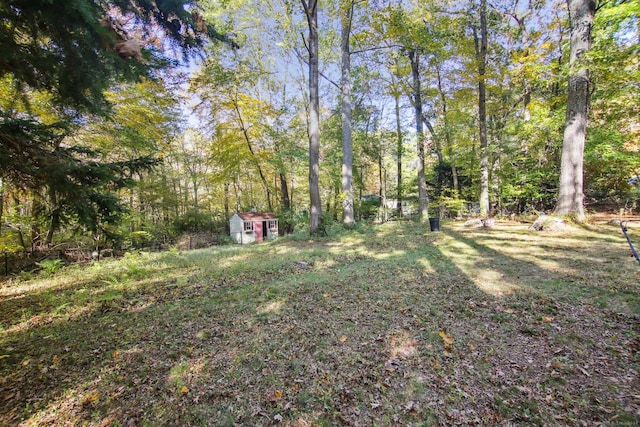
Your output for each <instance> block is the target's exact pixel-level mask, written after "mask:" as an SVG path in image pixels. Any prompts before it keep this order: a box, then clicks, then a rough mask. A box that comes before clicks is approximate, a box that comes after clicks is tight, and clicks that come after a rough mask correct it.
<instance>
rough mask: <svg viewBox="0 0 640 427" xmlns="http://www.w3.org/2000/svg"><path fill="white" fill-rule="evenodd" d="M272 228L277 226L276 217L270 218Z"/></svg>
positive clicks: (270, 227)
mask: <svg viewBox="0 0 640 427" xmlns="http://www.w3.org/2000/svg"><path fill="white" fill-rule="evenodd" d="M272 228H276V220H275V219H270V220H269V229H272Z"/></svg>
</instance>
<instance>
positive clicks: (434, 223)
mask: <svg viewBox="0 0 640 427" xmlns="http://www.w3.org/2000/svg"><path fill="white" fill-rule="evenodd" d="M429 227H431V231H440V218H429Z"/></svg>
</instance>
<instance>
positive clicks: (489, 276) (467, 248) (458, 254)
mask: <svg viewBox="0 0 640 427" xmlns="http://www.w3.org/2000/svg"><path fill="white" fill-rule="evenodd" d="M438 247H439V248H440V249H441V250H442V252H443V253H444V254H445V256H447V258H448V260H449V261H450V262H451V263H452V264H453V265H455V266H456V267H457V268H458V269H459V270H460V271H462V272H463V273H464V274H465V275H466V276H467V277H468V278H469V280H470V281H471V282H472V283H473V284H474V285H475V286H477V287H478V289H480V290H482V291H483V292H485V293H487V294H489V295H492V296H494V297H503V296H505V295H509V294H511V293H513V292H515V291H517V290H518V289H520V286H518V285H517V284H515V283H513V282H512V280H513V277H509V276H507V275H505V274H504V273H503V272H502V271H501V270H500V269H495V268H492V266H491V263H492V262H495V260H494V259H492V258H491V257H489V256H488V255H487V254H485V253H481V252H480V251H479V250H478V249H476V248H474V247H473V246H471V245H470V244H466V243H465V242H463V241H456V240H447V241H444V242H443V244H442V245H440V246H438Z"/></svg>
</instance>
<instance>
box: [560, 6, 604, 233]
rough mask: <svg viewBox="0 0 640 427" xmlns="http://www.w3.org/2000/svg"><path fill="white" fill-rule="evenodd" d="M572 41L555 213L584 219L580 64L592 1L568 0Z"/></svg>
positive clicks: (585, 101)
mask: <svg viewBox="0 0 640 427" xmlns="http://www.w3.org/2000/svg"><path fill="white" fill-rule="evenodd" d="M567 6H568V8H569V21H570V23H571V41H570V56H569V65H570V68H571V74H570V75H569V88H568V98H567V114H566V121H565V127H564V137H563V140H562V160H561V162H560V188H559V191H558V204H557V206H556V209H555V213H556V215H573V216H574V217H575V219H576V220H578V221H584V219H585V215H584V194H583V181H584V177H583V165H584V144H585V140H586V137H587V116H588V110H589V86H590V76H589V69H588V68H587V67H586V66H584V65H583V64H581V63H580V59H581V57H582V55H583V54H585V53H586V52H588V51H589V49H590V48H591V27H592V26H593V20H594V16H595V13H596V3H595V1H593V0H567Z"/></svg>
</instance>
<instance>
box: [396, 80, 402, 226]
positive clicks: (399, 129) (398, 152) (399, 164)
mask: <svg viewBox="0 0 640 427" xmlns="http://www.w3.org/2000/svg"><path fill="white" fill-rule="evenodd" d="M393 98H394V100H395V107H396V135H397V142H396V144H397V146H396V155H397V156H398V159H397V161H396V162H397V163H396V167H397V169H398V182H397V189H396V191H397V196H396V199H397V201H396V203H397V205H396V209H397V212H398V218H402V153H403V152H404V147H403V145H402V144H403V141H402V125H401V123H400V93H399V92H394V94H393Z"/></svg>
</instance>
